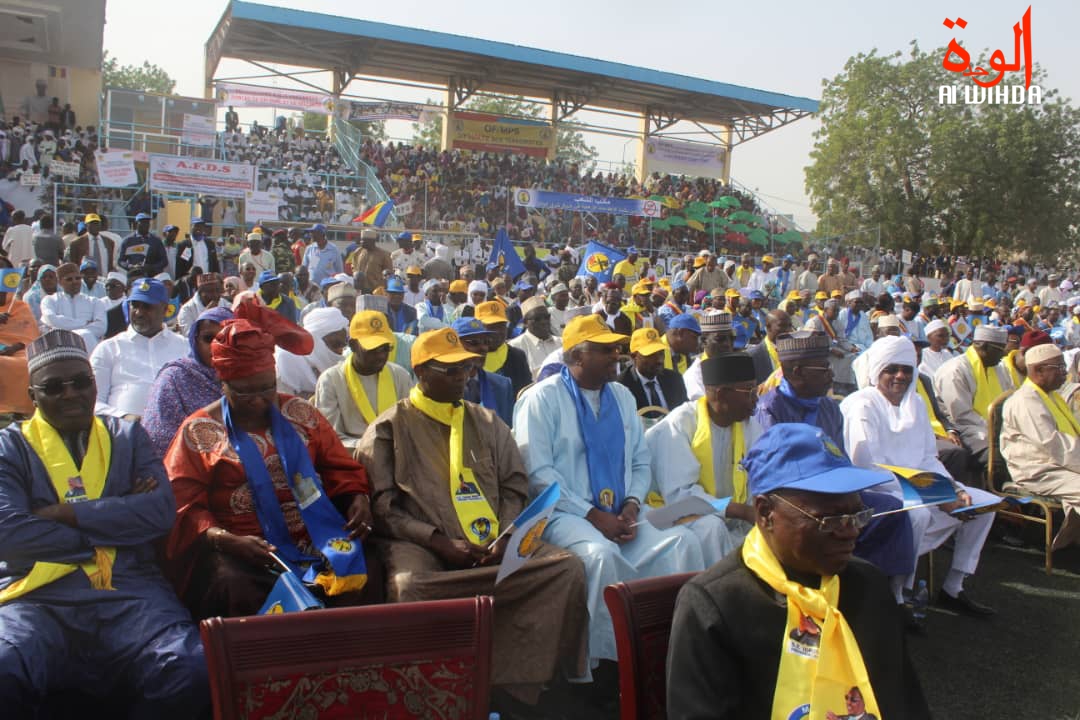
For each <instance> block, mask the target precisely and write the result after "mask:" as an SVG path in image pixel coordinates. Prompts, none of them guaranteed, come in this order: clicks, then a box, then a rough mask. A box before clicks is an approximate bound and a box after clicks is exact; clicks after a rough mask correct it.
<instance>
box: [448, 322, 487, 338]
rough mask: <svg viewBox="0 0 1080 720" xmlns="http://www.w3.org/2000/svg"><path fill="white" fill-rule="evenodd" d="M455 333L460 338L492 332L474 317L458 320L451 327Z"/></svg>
mask: <svg viewBox="0 0 1080 720" xmlns="http://www.w3.org/2000/svg"><path fill="white" fill-rule="evenodd" d="M450 327H451V328H452V329H453V331H454V332H456V333H457V334H458V337H469V336H470V335H486V334H487V333H490V332H491V331H490V330H488V327H487V325H485V324H484V323H482V322H480V321H479V320H477V319H476V318H474V317H463V318H458V319H457V320H455V321H454V323H453V324H452V325H451V326H450Z"/></svg>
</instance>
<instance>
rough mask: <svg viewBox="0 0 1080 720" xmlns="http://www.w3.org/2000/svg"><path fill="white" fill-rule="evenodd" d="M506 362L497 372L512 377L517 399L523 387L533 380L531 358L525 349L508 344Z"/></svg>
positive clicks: (505, 376)
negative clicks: (530, 365)
mask: <svg viewBox="0 0 1080 720" xmlns="http://www.w3.org/2000/svg"><path fill="white" fill-rule="evenodd" d="M506 349H507V350H508V352H507V353H506V362H504V363H503V366H502V367H501V368H499V369H498V370H497V371H496V372H497V373H498V374H499V375H502V376H503V377H504V378H509V379H510V384H511V385H513V387H514V398H515V400H516V399H517V396H518V393H519V392H521V389H522V388H524V387H525V386H527V385H528V384H529V383H531V382H532V370H530V369H529V358H528V356H527V355H526V354H525V351H524V350H520V349H518V348H516V347H510V346H509V345H507V346H506Z"/></svg>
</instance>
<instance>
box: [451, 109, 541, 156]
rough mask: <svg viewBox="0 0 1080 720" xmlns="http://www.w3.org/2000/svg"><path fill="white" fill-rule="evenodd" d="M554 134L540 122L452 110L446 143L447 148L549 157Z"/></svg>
mask: <svg viewBox="0 0 1080 720" xmlns="http://www.w3.org/2000/svg"><path fill="white" fill-rule="evenodd" d="M555 136H556V133H555V129H554V128H552V127H551V125H549V124H547V123H544V122H537V121H532V120H521V119H519V118H508V117H501V116H499V115H486V114H483V113H470V112H455V113H453V114H452V115H451V118H450V121H449V122H448V123H447V143H446V144H447V147H449V148H451V149H462V150H477V151H480V152H514V153H522V154H524V155H531V156H532V157H552V156H554V154H555Z"/></svg>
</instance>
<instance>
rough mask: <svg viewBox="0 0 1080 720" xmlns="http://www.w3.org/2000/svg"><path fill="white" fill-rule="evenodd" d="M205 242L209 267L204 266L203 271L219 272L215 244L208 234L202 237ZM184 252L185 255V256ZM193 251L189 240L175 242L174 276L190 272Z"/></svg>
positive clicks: (178, 276) (219, 267) (177, 276)
mask: <svg viewBox="0 0 1080 720" xmlns="http://www.w3.org/2000/svg"><path fill="white" fill-rule="evenodd" d="M203 241H204V242H205V243H206V256H207V258H208V262H207V264H208V265H209V266H210V267H204V268H203V269H202V271H203V272H214V273H216V272H221V266H220V265H219V264H218V256H217V244H216V243H215V242H214V239H213V238H212V237H210V236H206V237H204V238H203ZM185 254H186V255H187V257H186V258H185ZM194 260H195V251H194V250H193V249H192V247H191V240H184V241H182V242H179V243H177V244H176V278H177V279H178V280H179V279H180V278H182V277H184V276H185V275H187V274H188V273H189V272H191V267H192V265H193V264H194Z"/></svg>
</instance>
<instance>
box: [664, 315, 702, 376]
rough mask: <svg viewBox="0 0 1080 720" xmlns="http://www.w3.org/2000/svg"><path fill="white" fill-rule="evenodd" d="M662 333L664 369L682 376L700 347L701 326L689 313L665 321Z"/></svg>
mask: <svg viewBox="0 0 1080 720" xmlns="http://www.w3.org/2000/svg"><path fill="white" fill-rule="evenodd" d="M666 324H667V330H666V331H665V332H664V339H663V343H664V367H665V368H667V369H668V370H674V371H676V372H677V373H679V375H682V374H684V373H685V372H686V371H687V370H688V369H689V368H690V364H691V363H692V362H694V356H695V355H697V353H698V348H699V347H700V346H701V324H700V323H698V321H697V318H695V317H694V316H693V315H691V314H689V313H683V314H682V315H676V316H674V317H672V318H671V319H670V320H669V321H667V323H666Z"/></svg>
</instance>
